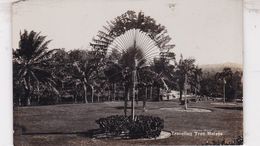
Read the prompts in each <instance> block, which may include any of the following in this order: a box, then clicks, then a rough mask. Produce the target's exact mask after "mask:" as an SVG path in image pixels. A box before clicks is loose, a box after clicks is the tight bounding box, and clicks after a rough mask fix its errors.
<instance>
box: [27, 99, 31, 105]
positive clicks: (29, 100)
mask: <svg viewBox="0 0 260 146" xmlns="http://www.w3.org/2000/svg"><path fill="white" fill-rule="evenodd" d="M27 105H28V106H30V105H31V97H27Z"/></svg>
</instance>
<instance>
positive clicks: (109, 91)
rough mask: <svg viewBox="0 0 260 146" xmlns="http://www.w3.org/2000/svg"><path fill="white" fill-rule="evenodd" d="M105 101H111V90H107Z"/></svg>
mask: <svg viewBox="0 0 260 146" xmlns="http://www.w3.org/2000/svg"><path fill="white" fill-rule="evenodd" d="M107 101H111V90H110V89H109V90H108V97H107Z"/></svg>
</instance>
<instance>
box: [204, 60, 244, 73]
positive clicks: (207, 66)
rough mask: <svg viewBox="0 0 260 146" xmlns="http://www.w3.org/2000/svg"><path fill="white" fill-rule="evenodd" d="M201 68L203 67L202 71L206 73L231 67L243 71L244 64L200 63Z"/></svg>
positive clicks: (233, 69)
mask: <svg viewBox="0 0 260 146" xmlns="http://www.w3.org/2000/svg"><path fill="white" fill-rule="evenodd" d="M199 67H200V68H202V71H203V72H204V73H206V72H209V73H217V72H221V71H222V70H223V68H225V67H229V68H231V69H232V71H233V72H235V71H243V65H242V64H237V63H230V62H227V63H222V64H205V65H199Z"/></svg>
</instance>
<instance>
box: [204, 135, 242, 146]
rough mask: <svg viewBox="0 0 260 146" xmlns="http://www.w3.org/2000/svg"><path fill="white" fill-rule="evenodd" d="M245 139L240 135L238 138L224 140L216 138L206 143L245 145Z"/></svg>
mask: <svg viewBox="0 0 260 146" xmlns="http://www.w3.org/2000/svg"><path fill="white" fill-rule="evenodd" d="M243 143H244V139H243V136H238V137H237V138H234V139H232V140H231V141H227V140H225V139H223V140H217V141H216V140H215V141H212V142H208V143H206V145H243Z"/></svg>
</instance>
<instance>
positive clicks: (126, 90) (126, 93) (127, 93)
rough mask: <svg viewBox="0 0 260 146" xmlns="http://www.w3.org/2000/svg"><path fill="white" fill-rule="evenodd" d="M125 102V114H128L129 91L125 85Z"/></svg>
mask: <svg viewBox="0 0 260 146" xmlns="http://www.w3.org/2000/svg"><path fill="white" fill-rule="evenodd" d="M124 88H125V98H124V99H125V103H124V113H125V116H127V101H128V100H127V99H128V98H129V97H128V96H129V91H128V88H127V87H126V86H125V87H124Z"/></svg>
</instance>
